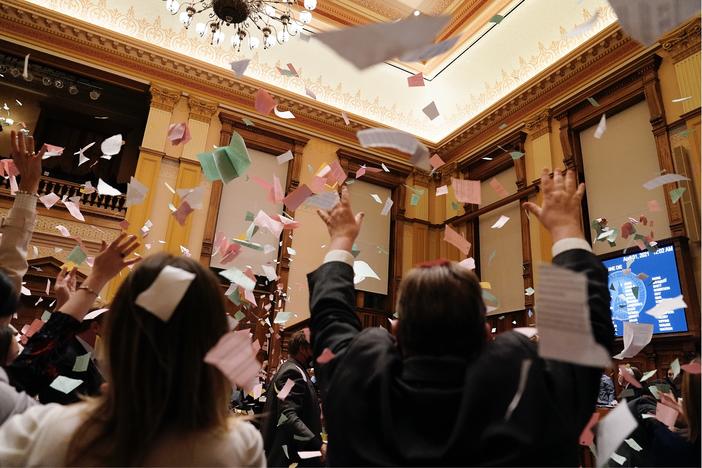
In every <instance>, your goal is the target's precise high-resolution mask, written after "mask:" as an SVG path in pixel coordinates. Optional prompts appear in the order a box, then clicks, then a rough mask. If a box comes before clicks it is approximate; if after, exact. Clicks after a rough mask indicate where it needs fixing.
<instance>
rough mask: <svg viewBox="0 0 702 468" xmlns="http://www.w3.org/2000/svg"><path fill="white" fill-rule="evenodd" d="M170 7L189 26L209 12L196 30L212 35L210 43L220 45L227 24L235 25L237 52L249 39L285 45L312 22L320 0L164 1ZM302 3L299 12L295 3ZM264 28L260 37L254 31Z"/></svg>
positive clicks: (233, 38)
mask: <svg viewBox="0 0 702 468" xmlns="http://www.w3.org/2000/svg"><path fill="white" fill-rule="evenodd" d="M162 1H164V2H165V3H166V10H168V12H169V13H170V14H172V15H174V16H175V15H177V16H178V19H179V20H180V22H181V23H183V26H185V28H186V29H188V28H189V27H190V25H191V24H192V22H193V18H195V17H196V16H199V15H200V14H201V13H202V14H204V15H207V17H206V18H203V19H204V20H205V21H202V22H197V23H195V31H196V32H197V34H198V35H199V36H200V37H209V39H210V44H211V45H214V46H219V45H220V44H222V43H224V42H225V40H226V35H225V33H224V31H223V26H233V27H234V29H235V30H234V32H233V34H232V36H231V39H230V43H231V46H232V47H233V48H235V49H236V50H237V51H240V50H241V46H242V44H244V42H245V40H246V38H248V43H249V48H250V49H256V48H258V47H259V46H260V45H261V44H263V48H264V49H269V48H271V47H273V46H274V45H275V44H276V43H277V44H283V43H285V42H288V41H289V40H290V38H292V37H294V36H296V35H298V33H299V32H300V31H301V30H302V28H303V27H304V25H305V24H309V23H310V22H311V21H312V10H314V9H315V8H317V0H195V1H187V2H183V3H181V2H180V1H178V0H162ZM298 3H301V4H302V6H303V7H304V10H302V11H299V12H298V13H297V18H295V13H296V10H295V9H294V7H295V5H297V4H298ZM255 30H258V31H260V37H256V36H254V35H253V34H251V33H250V31H255Z"/></svg>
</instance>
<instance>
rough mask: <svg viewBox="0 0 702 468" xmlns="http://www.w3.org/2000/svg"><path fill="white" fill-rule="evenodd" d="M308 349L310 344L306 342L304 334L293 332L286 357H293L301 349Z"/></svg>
mask: <svg viewBox="0 0 702 468" xmlns="http://www.w3.org/2000/svg"><path fill="white" fill-rule="evenodd" d="M309 347H310V342H309V341H307V337H306V336H305V332H303V331H299V332H295V333H294V334H293V336H291V337H290V341H289V342H288V356H295V355H296V354H297V353H299V352H300V350H301V349H304V348H309Z"/></svg>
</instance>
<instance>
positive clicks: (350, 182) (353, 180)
mask: <svg viewBox="0 0 702 468" xmlns="http://www.w3.org/2000/svg"><path fill="white" fill-rule="evenodd" d="M355 183H356V179H346V185H351V184H355Z"/></svg>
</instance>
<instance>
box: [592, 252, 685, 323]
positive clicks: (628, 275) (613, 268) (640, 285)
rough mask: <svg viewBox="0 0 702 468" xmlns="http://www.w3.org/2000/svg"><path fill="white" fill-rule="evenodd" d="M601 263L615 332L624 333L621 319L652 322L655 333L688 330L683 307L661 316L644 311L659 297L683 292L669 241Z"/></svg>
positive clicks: (652, 305) (655, 302)
mask: <svg viewBox="0 0 702 468" xmlns="http://www.w3.org/2000/svg"><path fill="white" fill-rule="evenodd" d="M603 263H604V265H605V267H606V268H607V271H608V272H609V292H610V294H611V295H612V303H611V309H612V322H613V323H614V332H615V334H616V335H617V336H622V335H623V334H624V322H634V323H651V324H653V333H654V334H656V333H677V332H685V331H687V320H686V319H685V309H676V310H672V311H671V312H670V313H669V314H667V315H666V316H665V317H663V318H660V319H656V318H655V317H653V316H651V315H648V314H647V313H646V311H647V310H650V309H652V308H653V307H654V306H655V305H656V304H658V303H659V302H660V301H661V300H663V299H670V298H674V297H677V296H679V295H681V294H682V292H681V290H680V278H679V276H678V267H677V263H676V261H675V251H674V248H673V246H672V245H669V246H663V247H660V248H659V249H658V250H656V251H655V252H648V251H643V252H639V253H636V254H631V255H622V256H620V257H616V258H612V259H610V260H604V261H603Z"/></svg>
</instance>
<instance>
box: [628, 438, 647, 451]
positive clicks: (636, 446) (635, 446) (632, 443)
mask: <svg viewBox="0 0 702 468" xmlns="http://www.w3.org/2000/svg"><path fill="white" fill-rule="evenodd" d="M624 442H626V444H627V445H628V446H629V447H631V448H632V449H634V450H636V451H637V452H640V451H642V450H643V447H641V446H640V445H639V444H638V443H637V442H636V441H635V440H634V439H624Z"/></svg>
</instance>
